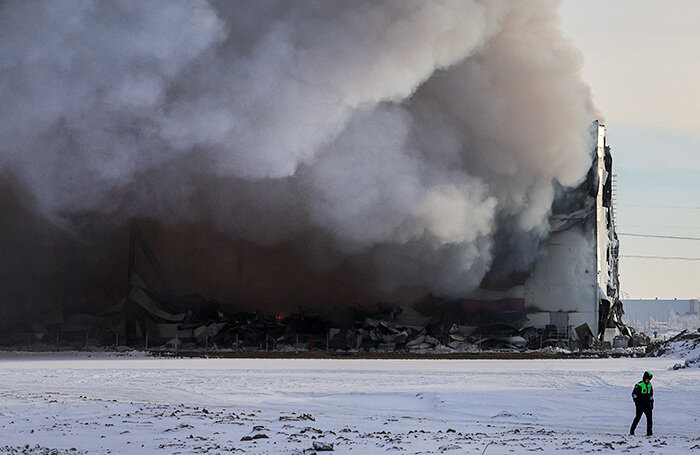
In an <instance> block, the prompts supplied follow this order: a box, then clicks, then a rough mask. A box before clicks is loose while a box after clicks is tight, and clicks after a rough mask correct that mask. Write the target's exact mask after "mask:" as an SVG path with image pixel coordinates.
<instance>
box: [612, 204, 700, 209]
mask: <svg viewBox="0 0 700 455" xmlns="http://www.w3.org/2000/svg"><path fill="white" fill-rule="evenodd" d="M624 206H625V207H638V208H645V209H673V210H700V206H693V205H685V206H684V205H649V204H624Z"/></svg>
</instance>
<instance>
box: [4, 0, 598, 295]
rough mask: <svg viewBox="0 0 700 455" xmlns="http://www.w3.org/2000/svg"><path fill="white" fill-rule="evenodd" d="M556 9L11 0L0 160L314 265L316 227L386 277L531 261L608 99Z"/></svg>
mask: <svg viewBox="0 0 700 455" xmlns="http://www.w3.org/2000/svg"><path fill="white" fill-rule="evenodd" d="M557 9H558V2H554V1H541V2H521V1H517V0H502V1H495V0H488V1H486V0H484V1H477V0H441V1H440V0H433V1H424V0H414V1H411V0H387V1H378V0H371V1H370V0H367V1H359V0H356V1H352V2H349V1H345V0H324V1H311V0H310V1H303V2H294V1H259V0H251V1H237V2H228V1H223V0H222V1H220V2H219V1H213V0H212V1H209V2H207V1H206V0H182V1H177V0H148V1H146V0H139V1H127V0H123V1H107V0H104V1H102V0H95V1H90V2H85V1H82V0H80V1H79V0H75V1H71V0H57V1H52V2H26V1H19V0H18V1H12V0H9V1H7V0H6V1H4V2H2V3H0V99H2V100H3V102H2V106H1V107H0V149H1V150H2V155H1V157H0V170H1V171H4V172H9V173H11V174H12V175H14V176H16V178H18V179H19V180H20V181H21V182H22V185H23V187H24V188H25V189H26V191H28V192H30V193H31V194H32V196H33V197H34V199H35V201H36V205H37V210H39V211H40V212H41V213H42V214H43V216H45V217H46V218H47V219H51V220H53V222H57V223H58V222H62V223H70V220H72V219H73V218H74V217H75V216H77V215H84V214H90V216H91V217H94V218H96V219H106V218H107V215H109V219H110V220H112V221H114V222H115V223H117V222H123V221H124V220H126V219H128V218H129V217H132V216H148V217H154V218H156V219H158V220H159V221H160V222H162V223H164V224H168V225H177V224H178V223H191V222H203V223H209V224H211V225H213V226H215V227H216V228H217V229H221V230H223V231H225V232H227V233H228V235H229V236H230V237H231V238H235V239H242V240H247V241H252V242H255V243H258V244H263V245H273V244H277V243H280V242H288V241H296V242H298V240H295V239H299V238H304V239H306V240H304V243H303V245H301V247H303V248H302V250H305V253H304V254H303V256H304V257H307V259H308V260H309V261H312V262H314V261H316V262H318V267H321V265H320V264H321V263H322V262H323V260H322V259H319V257H320V256H323V255H324V254H326V253H321V252H320V249H319V248H317V247H316V246H315V243H314V242H315V241H314V240H313V239H314V238H321V237H322V238H324V239H329V241H330V243H331V247H330V249H331V250H332V251H333V253H332V255H333V256H335V257H340V258H346V259H350V260H351V261H353V262H354V263H355V264H356V265H357V266H358V267H364V268H367V269H368V270H371V271H373V272H372V274H373V275H374V276H375V277H376V281H377V282H376V283H375V284H377V285H378V286H379V287H380V288H381V289H383V290H384V291H386V292H391V291H393V290H396V289H399V288H401V287H408V286H411V287H416V286H417V287H421V288H424V289H426V290H430V291H434V292H437V293H441V294H445V295H452V296H456V295H460V294H463V293H465V292H468V291H469V290H471V289H474V288H475V287H476V286H478V285H479V283H480V281H481V280H482V278H483V277H484V275H485V274H486V273H487V272H488V270H489V269H490V268H492V267H495V266H498V267H503V268H504V269H506V271H508V270H511V269H512V270H517V269H519V268H522V267H526V266H527V265H528V264H529V263H530V262H531V261H532V260H533V259H534V258H535V257H536V255H537V248H538V245H539V240H541V238H543V237H544V236H546V235H547V216H548V213H549V211H550V208H551V204H552V198H553V194H554V190H553V182H555V181H558V182H559V183H561V184H563V185H574V184H577V183H578V182H579V181H580V180H581V179H582V178H583V176H584V174H585V172H586V171H587V169H588V166H589V165H590V156H589V150H590V148H591V147H590V144H589V141H590V138H589V133H588V126H589V124H590V123H591V121H592V120H593V118H594V110H593V108H592V105H591V103H590V99H589V93H588V88H587V87H586V86H585V84H583V83H582V82H581V79H580V66H581V63H580V57H579V55H578V53H577V52H576V51H575V50H573V49H572V48H571V46H570V44H569V43H568V42H567V41H566V40H564V39H563V38H562V36H561V33H560V31H559V29H558V16H557ZM309 239H312V240H309ZM512 239H524V240H523V241H518V242H514V241H512ZM504 242H505V243H504ZM319 243H322V242H319ZM505 244H507V245H508V247H507V250H508V251H512V254H510V253H509V254H506V259H505V261H506V262H503V263H501V264H496V265H494V264H493V263H492V261H493V257H494V250H495V249H498V248H499V245H505ZM500 248H501V249H503V247H500ZM323 249H324V250H325V249H326V247H325V246H324V248H323ZM323 266H324V267H332V265H328V264H325V265H323Z"/></svg>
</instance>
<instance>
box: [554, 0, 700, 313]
mask: <svg viewBox="0 0 700 455" xmlns="http://www.w3.org/2000/svg"><path fill="white" fill-rule="evenodd" d="M661 5H663V7H661ZM561 14H562V29H563V31H564V34H565V35H567V36H568V37H569V38H570V39H571V40H572V41H573V42H574V45H575V46H576V47H577V48H578V49H579V50H580V51H581V53H582V55H583V60H584V67H583V78H584V80H585V81H586V82H587V83H588V84H589V85H590V87H591V91H592V93H593V97H594V102H595V104H596V106H597V107H598V109H599V110H600V113H601V117H602V121H603V122H604V124H605V126H606V127H607V133H608V144H609V145H610V147H611V148H612V153H613V169H614V171H613V172H614V173H615V174H617V194H616V204H617V205H616V221H617V229H618V232H620V233H621V234H650V235H662V236H672V237H695V238H700V153H699V152H700V115H699V114H700V89H699V86H698V82H699V81H700V2H696V1H690V0H675V1H673V2H663V3H661V2H658V1H649V0H615V1H614V2H611V1H609V0H607V1H606V0H586V1H581V0H565V1H564V2H563V5H562V8H561ZM620 241H621V244H620V254H621V256H622V258H621V260H620V281H621V291H622V295H623V297H629V298H659V299H662V298H678V299H686V298H698V297H699V296H700V241H698V240H678V239H663V238H650V237H636V236H630V235H621V236H620ZM632 256H662V257H683V258H698V260H681V259H656V258H655V259H651V258H639V257H632Z"/></svg>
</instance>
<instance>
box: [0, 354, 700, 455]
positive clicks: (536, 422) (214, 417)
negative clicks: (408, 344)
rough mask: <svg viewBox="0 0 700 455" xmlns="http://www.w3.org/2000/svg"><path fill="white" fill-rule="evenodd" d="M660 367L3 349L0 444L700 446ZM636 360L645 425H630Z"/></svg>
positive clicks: (358, 448) (684, 389) (661, 362)
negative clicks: (633, 432)
mask: <svg viewBox="0 0 700 455" xmlns="http://www.w3.org/2000/svg"><path fill="white" fill-rule="evenodd" d="M674 363H675V359H672V358H654V359H599V360H598V359H596V360H285V359H277V360H272V359H265V360H252V359H153V358H139V357H138V356H136V357H130V358H123V357H122V358H115V357H112V358H110V357H102V358H99V357H98V358H94V357H93V358H86V357H85V354H81V355H73V356H71V355H60V356H59V354H55V355H49V354H39V355H36V354H34V355H32V354H21V355H17V354H7V353H5V354H0V441H2V442H0V454H8V453H32V454H44V453H45V454H68V453H70V454H76V453H90V454H93V453H95V454H104V453H113V454H176V453H182V454H185V453H209V454H217V453H221V454H226V453H246V454H302V453H305V454H310V453H312V452H316V453H324V452H323V450H322V449H331V448H332V450H333V452H332V453H336V454H348V453H354V454H418V453H426V454H427V453H445V454H468V453H472V454H488V455H495V454H524V453H528V454H529V453H532V452H538V451H539V452H542V453H572V454H573V453H595V452H601V453H611V452H612V451H613V449H614V450H615V453H620V452H622V453H633V454H648V453H656V454H686V453H700V369H698V368H689V369H683V370H678V371H672V370H669V367H671V366H672V365H673V364H674ZM647 369H648V370H651V371H652V372H653V373H654V381H653V382H654V386H655V397H656V407H655V409H654V417H655V427H654V430H655V436H653V437H651V438H647V437H645V436H639V435H643V434H644V432H645V430H644V424H645V423H644V419H642V422H641V423H640V428H638V430H637V434H638V436H634V437H631V436H628V435H627V432H628V428H629V425H630V422H631V420H632V417H633V412H634V406H633V404H632V401H631V398H630V393H631V390H632V387H633V385H634V384H635V383H636V382H637V381H639V379H640V377H641V374H642V372H643V371H644V370H647ZM314 447H315V448H314Z"/></svg>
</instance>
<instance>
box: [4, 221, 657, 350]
mask: <svg viewBox="0 0 700 455" xmlns="http://www.w3.org/2000/svg"><path fill="white" fill-rule="evenodd" d="M137 258H139V259H140V260H139V261H137ZM137 265H138V267H137ZM145 276H148V279H147V278H144V277H145ZM126 278H127V280H126V281H127V285H126V289H125V291H126V296H127V297H126V298H124V299H123V300H122V301H120V302H119V303H117V304H115V305H113V306H111V307H109V308H106V309H104V310H103V311H100V312H95V313H73V314H64V313H63V312H61V311H54V312H48V313H45V314H44V315H43V317H42V319H41V321H40V322H35V323H32V324H31V331H29V332H27V331H24V332H16V333H4V334H2V338H0V343H2V344H3V345H5V346H8V345H14V346H17V345H29V346H31V345H35V346H38V347H39V348H42V349H46V348H47V347H49V348H50V347H52V346H53V347H60V348H73V349H75V348H78V349H82V348H94V349H100V348H103V349H110V348H112V347H122V348H123V347H125V346H126V347H129V348H135V349H146V350H151V351H155V352H166V353H172V352H181V353H185V352H193V353H196V352H209V353H213V352H217V351H218V352H229V353H236V352H239V353H260V352H268V353H278V354H285V353H299V352H319V353H332V354H348V355H352V354H362V353H396V354H402V353H404V354H409V355H410V354H427V355H435V354H465V353H479V352H484V351H495V352H498V351H501V352H524V351H528V350H539V349H544V348H549V349H550V350H551V348H564V349H568V350H588V349H591V348H598V349H604V348H612V347H625V348H626V347H628V346H639V345H643V344H645V343H646V341H647V340H645V339H644V337H642V336H639V335H636V336H635V335H633V334H630V335H631V336H627V337H624V338H623V339H621V340H618V339H616V340H614V341H613V342H612V343H611V342H607V343H598V342H596V337H595V336H594V334H593V333H592V331H591V329H590V328H589V327H588V325H587V324H583V325H581V326H579V327H576V328H575V330H571V331H568V333H563V332H562V331H561V330H560V329H558V328H557V326H555V325H546V326H544V327H541V328H536V327H534V326H532V325H530V324H529V321H528V319H527V314H526V312H525V311H523V310H504V309H503V308H501V307H500V306H498V305H494V309H492V310H488V309H486V308H484V307H480V308H478V309H477V310H474V309H473V308H471V306H470V305H468V301H466V300H465V301H463V300H445V299H442V298H438V297H435V296H432V295H427V296H424V297H423V298H421V299H419V300H418V301H417V302H415V303H413V304H405V305H398V304H382V303H380V304H376V305H374V307H373V308H371V309H366V308H360V307H348V308H346V309H345V310H344V311H345V313H346V314H344V315H343V316H344V317H343V318H342V320H344V321H345V322H343V323H338V322H337V321H338V318H337V315H335V316H336V317H331V316H327V315H326V316H324V315H321V314H308V313H306V312H305V311H304V310H303V308H299V309H298V311H296V312H294V313H291V314H286V315H281V314H276V315H275V314H263V313H260V312H250V311H236V309H235V307H234V306H232V305H230V304H224V303H221V302H217V301H212V300H208V299H206V298H204V297H203V296H200V295H188V296H184V297H182V296H176V295H174V294H173V293H172V291H171V287H170V286H169V284H168V280H167V277H166V274H165V272H164V269H163V267H162V266H161V264H160V263H159V261H158V259H157V258H156V255H155V254H154V253H153V251H152V249H151V248H150V247H149V244H148V242H147V241H146V239H145V237H144V235H143V233H142V232H141V231H140V230H139V229H138V228H136V227H133V228H132V232H131V235H130V242H129V261H128V273H127V277H126Z"/></svg>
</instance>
